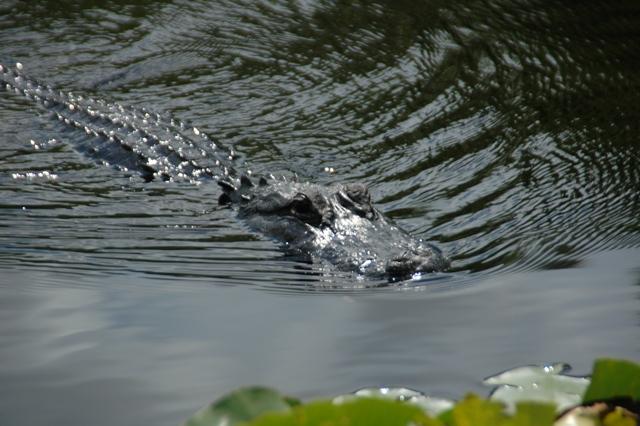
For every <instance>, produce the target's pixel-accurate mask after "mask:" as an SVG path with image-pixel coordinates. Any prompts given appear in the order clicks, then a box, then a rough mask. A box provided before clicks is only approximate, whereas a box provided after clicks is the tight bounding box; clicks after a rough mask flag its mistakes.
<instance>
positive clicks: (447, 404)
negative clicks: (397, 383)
mask: <svg viewBox="0 0 640 426" xmlns="http://www.w3.org/2000/svg"><path fill="white" fill-rule="evenodd" d="M356 398H382V399H388V400H392V401H400V402H406V403H408V404H412V405H415V406H417V407H420V408H421V409H422V410H423V411H424V412H425V413H427V414H428V415H430V416H432V417H437V416H438V415H440V414H441V413H443V412H444V411H446V410H450V409H451V408H452V407H453V404H454V403H455V402H454V401H453V400H450V399H446V398H434V397H430V396H426V395H425V394H423V393H422V392H418V391H415V390H413V389H408V388H364V389H360V390H357V391H355V392H354V393H352V394H347V395H341V396H338V397H336V398H334V399H333V401H334V402H336V403H344V402H346V401H350V400H353V399H356Z"/></svg>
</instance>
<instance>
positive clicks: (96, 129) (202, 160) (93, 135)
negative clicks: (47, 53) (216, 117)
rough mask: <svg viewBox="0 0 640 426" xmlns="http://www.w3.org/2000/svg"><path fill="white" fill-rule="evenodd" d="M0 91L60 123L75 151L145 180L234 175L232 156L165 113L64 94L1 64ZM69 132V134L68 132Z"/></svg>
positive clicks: (191, 178) (205, 135)
mask: <svg viewBox="0 0 640 426" xmlns="http://www.w3.org/2000/svg"><path fill="white" fill-rule="evenodd" d="M0 81H1V82H2V84H0V86H2V87H0V89H2V88H4V89H6V90H7V91H9V92H15V93H16V94H17V95H21V96H24V97H25V98H27V99H29V100H31V101H33V102H35V103H36V104H39V105H41V106H42V107H44V109H45V110H47V111H48V112H49V113H50V114H51V115H52V117H53V118H55V119H57V120H58V121H59V122H60V123H62V125H63V132H64V133H65V135H68V139H69V141H70V142H71V143H72V145H73V147H74V149H76V150H77V151H79V152H81V153H82V154H84V155H86V156H88V157H90V158H92V159H94V160H95V161H97V162H100V163H102V164H105V165H110V166H114V167H116V168H119V169H123V170H132V171H136V172H138V173H139V174H140V175H141V176H142V177H143V178H144V179H145V180H152V179H162V180H199V179H201V178H214V179H220V178H224V177H227V176H230V175H231V176H234V175H236V171H235V169H234V168H233V166H232V165H231V161H232V160H233V153H231V154H230V153H228V152H226V151H224V150H222V149H220V148H219V147H218V146H217V144H216V143H215V142H214V141H213V140H212V139H211V138H210V137H209V136H208V135H207V134H206V133H204V132H202V131H200V130H198V129H197V128H196V127H190V126H187V125H186V124H185V123H183V122H182V121H179V120H175V119H173V118H171V117H168V116H166V115H161V114H158V113H156V112H151V111H148V110H146V109H144V108H132V107H128V106H123V105H121V104H119V103H115V102H114V103H109V102H105V101H104V100H101V99H93V98H91V97H84V96H82V95H76V94H74V93H73V92H63V91H59V90H56V89H54V88H53V87H51V86H48V85H45V84H42V83H40V82H38V81H37V80H35V79H34V78H31V77H29V76H28V75H26V74H25V73H24V72H23V66H22V64H20V63H17V64H16V66H15V68H9V67H6V66H4V65H2V64H0ZM69 133H71V134H69Z"/></svg>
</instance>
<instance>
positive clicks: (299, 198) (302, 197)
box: [291, 192, 313, 216]
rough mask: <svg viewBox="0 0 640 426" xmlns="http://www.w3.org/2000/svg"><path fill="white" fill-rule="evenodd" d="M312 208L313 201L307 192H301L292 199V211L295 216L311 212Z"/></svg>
mask: <svg viewBox="0 0 640 426" xmlns="http://www.w3.org/2000/svg"><path fill="white" fill-rule="evenodd" d="M312 210H313V203H312V202H311V200H310V199H309V197H307V195H306V194H303V193H301V192H299V193H297V194H296V196H295V197H293V200H291V213H293V214H294V216H305V215H308V214H310V213H311V212H312Z"/></svg>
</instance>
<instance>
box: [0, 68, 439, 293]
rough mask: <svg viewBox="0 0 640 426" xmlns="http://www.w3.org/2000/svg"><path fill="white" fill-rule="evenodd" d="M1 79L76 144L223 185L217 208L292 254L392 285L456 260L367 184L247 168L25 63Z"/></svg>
mask: <svg viewBox="0 0 640 426" xmlns="http://www.w3.org/2000/svg"><path fill="white" fill-rule="evenodd" d="M0 78H1V79H2V82H3V84H2V86H3V87H2V88H3V89H6V90H7V91H9V92H15V93H16V94H17V95H20V96H24V97H26V98H28V99H30V100H32V101H33V102H35V103H37V104H39V105H41V106H43V107H44V108H45V110H46V111H48V112H49V113H50V114H51V115H52V117H53V118H55V119H57V120H59V121H60V122H61V123H63V127H64V128H65V129H72V128H75V129H77V130H78V131H76V132H75V134H77V135H76V137H74V138H73V141H72V144H73V147H74V149H76V150H77V151H79V152H81V153H83V154H85V155H87V156H89V157H90V158H92V159H94V160H95V161H97V162H100V163H102V164H105V165H109V166H112V167H116V168H118V169H121V170H125V171H133V172H136V173H139V175H140V176H141V177H142V178H143V179H145V180H146V181H150V180H153V179H162V180H177V179H189V180H197V181H202V180H203V179H210V180H215V181H217V183H218V185H220V187H221V189H222V192H221V195H220V197H219V199H218V204H219V205H221V206H225V207H230V208H232V209H234V210H235V211H237V215H238V217H240V218H241V219H242V220H243V221H244V222H245V223H246V224H247V225H248V226H249V227H250V228H251V229H252V230H255V231H257V232H260V233H262V234H264V235H266V236H268V237H270V238H273V239H275V240H277V241H279V242H280V243H281V244H282V246H283V248H284V249H285V250H286V251H287V252H288V253H292V254H295V255H296V256H301V257H304V258H306V259H310V260H311V261H313V260H316V259H319V260H321V261H323V262H328V263H329V264H332V265H334V266H335V268H337V269H338V270H344V271H352V272H355V273H356V274H358V275H359V276H366V277H372V278H378V279H387V280H389V281H400V280H404V279H407V278H410V277H414V276H416V274H419V275H421V274H423V273H431V272H439V271H445V270H446V269H448V268H449V266H450V260H449V258H448V257H447V256H445V255H444V254H443V253H442V252H441V251H440V250H439V249H438V248H437V247H435V246H434V245H432V244H429V243H427V242H424V241H422V240H421V239H417V238H414V237H412V236H411V235H410V234H409V233H408V232H406V231H405V230H403V229H402V228H400V227H399V226H398V225H396V224H395V223H393V221H392V220H390V219H389V218H387V217H385V216H384V215H383V214H382V213H381V212H380V211H379V210H378V209H376V208H375V207H374V206H373V203H372V201H371V195H370V193H369V190H368V189H367V187H366V186H365V185H364V184H361V183H345V184H333V185H328V186H325V185H318V184H314V183H309V182H300V181H299V180H298V179H296V178H295V176H294V177H293V178H292V177H289V178H286V177H284V176H280V177H276V176H274V175H273V174H270V175H263V176H258V175H256V174H252V173H251V172H250V171H249V170H247V171H246V172H244V173H240V172H238V170H237V169H236V167H235V164H234V160H235V153H234V152H233V150H231V151H227V150H224V149H222V148H220V147H219V146H218V144H217V143H216V142H214V141H213V139H212V138H210V137H209V136H208V135H207V134H206V133H205V132H202V131H200V130H199V129H198V128H196V127H192V126H190V125H187V124H185V123H184V122H182V121H179V120H176V119H174V118H172V117H169V116H166V115H161V114H159V113H157V112H151V111H149V110H147V109H145V108H133V107H127V106H123V105H121V104H119V103H116V102H113V103H109V102H105V101H103V100H96V99H92V98H89V97H83V96H81V95H76V94H74V93H73V92H63V91H59V90H56V89H54V88H53V87H51V86H48V85H45V84H42V83H40V82H38V81H37V80H35V79H34V78H32V77H30V76H28V75H27V74H25V72H24V70H23V66H22V65H21V64H20V63H17V64H16V65H15V67H12V68H10V67H7V66H4V65H2V64H0ZM81 131H84V133H82V132H81Z"/></svg>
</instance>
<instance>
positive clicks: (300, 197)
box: [290, 192, 322, 226]
mask: <svg viewBox="0 0 640 426" xmlns="http://www.w3.org/2000/svg"><path fill="white" fill-rule="evenodd" d="M290 211H291V214H292V215H293V216H295V217H297V218H298V219H300V220H301V221H303V222H305V223H308V224H309V225H313V226H318V225H320V223H321V222H322V215H321V214H320V212H319V211H318V209H316V207H315V206H314V204H313V201H311V199H310V198H309V197H308V196H307V195H306V194H303V193H301V192H300V193H298V194H296V195H295V197H293V200H291V205H290Z"/></svg>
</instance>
